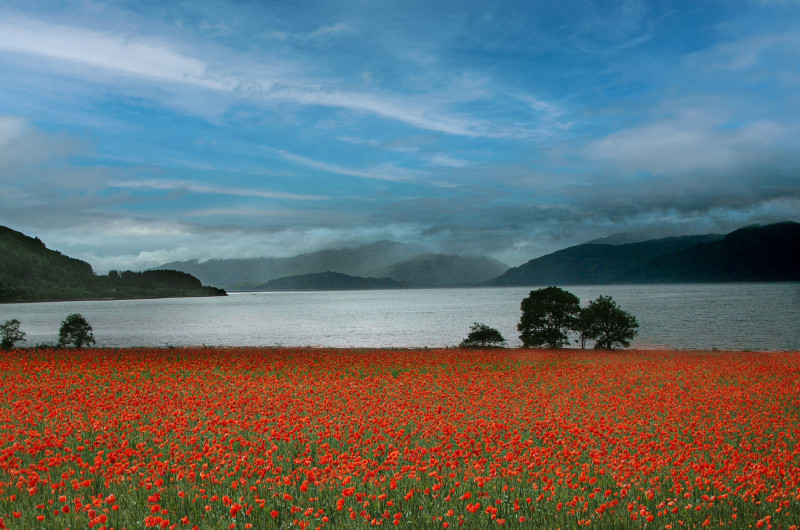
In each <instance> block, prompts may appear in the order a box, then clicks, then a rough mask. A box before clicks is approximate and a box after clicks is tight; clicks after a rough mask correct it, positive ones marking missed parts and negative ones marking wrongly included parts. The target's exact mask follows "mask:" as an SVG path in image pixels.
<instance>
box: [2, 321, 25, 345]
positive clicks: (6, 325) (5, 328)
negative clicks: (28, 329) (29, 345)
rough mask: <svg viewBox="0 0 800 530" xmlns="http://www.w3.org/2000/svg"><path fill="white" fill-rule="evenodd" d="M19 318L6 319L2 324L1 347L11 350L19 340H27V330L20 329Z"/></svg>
mask: <svg viewBox="0 0 800 530" xmlns="http://www.w3.org/2000/svg"><path fill="white" fill-rule="evenodd" d="M19 324H20V322H19V320H17V319H16V318H15V319H13V320H6V321H5V322H3V323H2V324H0V348H3V349H4V350H10V349H11V348H13V347H14V344H16V343H17V342H25V332H24V331H20V329H19Z"/></svg>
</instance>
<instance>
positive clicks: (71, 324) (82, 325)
mask: <svg viewBox="0 0 800 530" xmlns="http://www.w3.org/2000/svg"><path fill="white" fill-rule="evenodd" d="M94 343H95V341H94V334H93V333H92V326H91V325H89V323H88V322H87V321H86V319H85V318H83V315H81V314H80V313H72V314H70V315H67V318H65V319H64V321H63V322H61V328H60V329H59V330H58V347H59V348H64V347H67V346H69V345H70V344H72V345H74V346H75V347H76V348H79V349H80V348H83V347H84V346H88V345H89V344H94Z"/></svg>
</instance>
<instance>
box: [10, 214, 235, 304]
mask: <svg viewBox="0 0 800 530" xmlns="http://www.w3.org/2000/svg"><path fill="white" fill-rule="evenodd" d="M0 255H2V256H3V259H2V260H0V302H39V301H55V300H85V299H103V298H167V297H175V296H218V295H224V294H225V292H224V291H223V290H221V289H217V288H214V287H204V286H203V285H202V283H201V282H200V280H198V279H197V278H195V277H193V276H191V275H189V274H186V273H184V272H180V271H174V270H172V271H169V270H165V271H145V272H131V271H125V272H122V273H120V272H117V271H111V272H109V274H108V275H106V276H97V275H95V274H94V271H92V267H91V265H89V264H88V263H86V262H85V261H81V260H78V259H75V258H70V257H68V256H64V255H63V254H61V253H60V252H58V251H55V250H50V249H48V248H47V247H46V246H45V244H44V243H43V242H42V241H41V240H40V239H39V238H32V237H28V236H26V235H25V234H23V233H21V232H17V231H16V230H12V229H10V228H7V227H4V226H0Z"/></svg>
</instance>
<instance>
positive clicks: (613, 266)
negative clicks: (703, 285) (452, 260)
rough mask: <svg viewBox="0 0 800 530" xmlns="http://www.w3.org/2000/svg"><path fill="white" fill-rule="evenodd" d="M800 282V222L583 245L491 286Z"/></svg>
mask: <svg viewBox="0 0 800 530" xmlns="http://www.w3.org/2000/svg"><path fill="white" fill-rule="evenodd" d="M759 281H800V224H798V223H794V222H785V223H777V224H771V225H767V226H760V227H748V228H742V229H740V230H736V231H734V232H731V233H730V234H728V235H725V236H722V235H702V236H687V237H677V238H666V239H654V240H650V241H644V242H641V243H632V244H625V245H603V244H584V245H577V246H575V247H570V248H567V249H564V250H560V251H558V252H554V253H552V254H548V255H547V256H542V257H540V258H536V259H533V260H531V261H529V262H527V263H525V264H523V265H520V266H519V267H515V268H512V269H509V270H508V271H506V272H505V273H504V274H503V275H501V276H499V277H498V278H495V279H494V280H492V281H491V282H489V283H488V285H580V284H607V283H661V282H759Z"/></svg>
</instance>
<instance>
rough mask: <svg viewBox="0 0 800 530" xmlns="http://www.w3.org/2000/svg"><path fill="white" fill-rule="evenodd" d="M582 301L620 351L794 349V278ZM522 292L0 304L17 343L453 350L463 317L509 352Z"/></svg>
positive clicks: (799, 336)
mask: <svg viewBox="0 0 800 530" xmlns="http://www.w3.org/2000/svg"><path fill="white" fill-rule="evenodd" d="M564 288H565V289H567V290H569V291H571V292H573V293H574V294H575V295H577V296H578V297H579V298H580V299H581V303H582V304H584V305H585V304H586V303H588V302H589V300H593V299H595V298H597V296H598V295H601V294H604V295H611V296H612V297H613V298H614V300H616V301H617V303H618V304H619V305H620V307H622V308H623V309H625V310H627V311H629V312H630V313H632V314H633V315H635V316H636V318H637V319H638V321H639V324H640V327H639V334H638V336H637V337H636V338H635V340H634V342H633V344H632V346H633V347H639V348H660V347H664V348H675V349H712V348H718V349H753V350H800V324H799V323H798V321H800V283H770V284H679V285H603V286H575V287H570V286H565V287H564ZM530 290H531V288H525V287H508V288H475V289H414V290H390V291H336V292H282V293H231V294H230V295H229V296H227V297H218V298H178V299H175V298H173V299H162V300H118V301H117V300H115V301H110V300H109V301H97V302H50V303H36V304H0V322H4V321H6V320H9V319H12V318H16V319H18V320H20V321H21V323H22V324H21V329H22V331H24V332H25V333H26V335H27V343H26V344H27V345H29V346H34V345H38V344H44V343H55V342H56V340H57V335H58V328H59V325H60V323H61V321H62V320H63V319H64V317H66V315H68V314H69V313H81V314H82V315H83V316H84V317H86V319H87V320H88V321H89V323H90V324H91V325H92V327H93V328H94V335H95V338H96V339H97V346H108V347H116V346H162V347H163V346H184V345H202V344H206V345H214V346H276V345H282V346H329V347H443V346H454V345H456V344H457V343H458V342H460V341H461V340H462V339H463V338H464V337H465V336H466V335H467V333H468V332H469V326H470V325H471V324H472V323H473V322H476V321H478V322H483V323H485V324H487V325H489V326H492V327H494V328H497V329H498V330H500V332H501V333H502V334H503V336H504V337H505V338H506V339H507V340H508V342H509V345H510V346H519V344H520V343H519V339H518V333H517V330H516V324H517V322H519V317H520V310H519V304H520V301H521V300H522V299H523V298H524V297H525V296H527V294H528V293H529V292H530Z"/></svg>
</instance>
